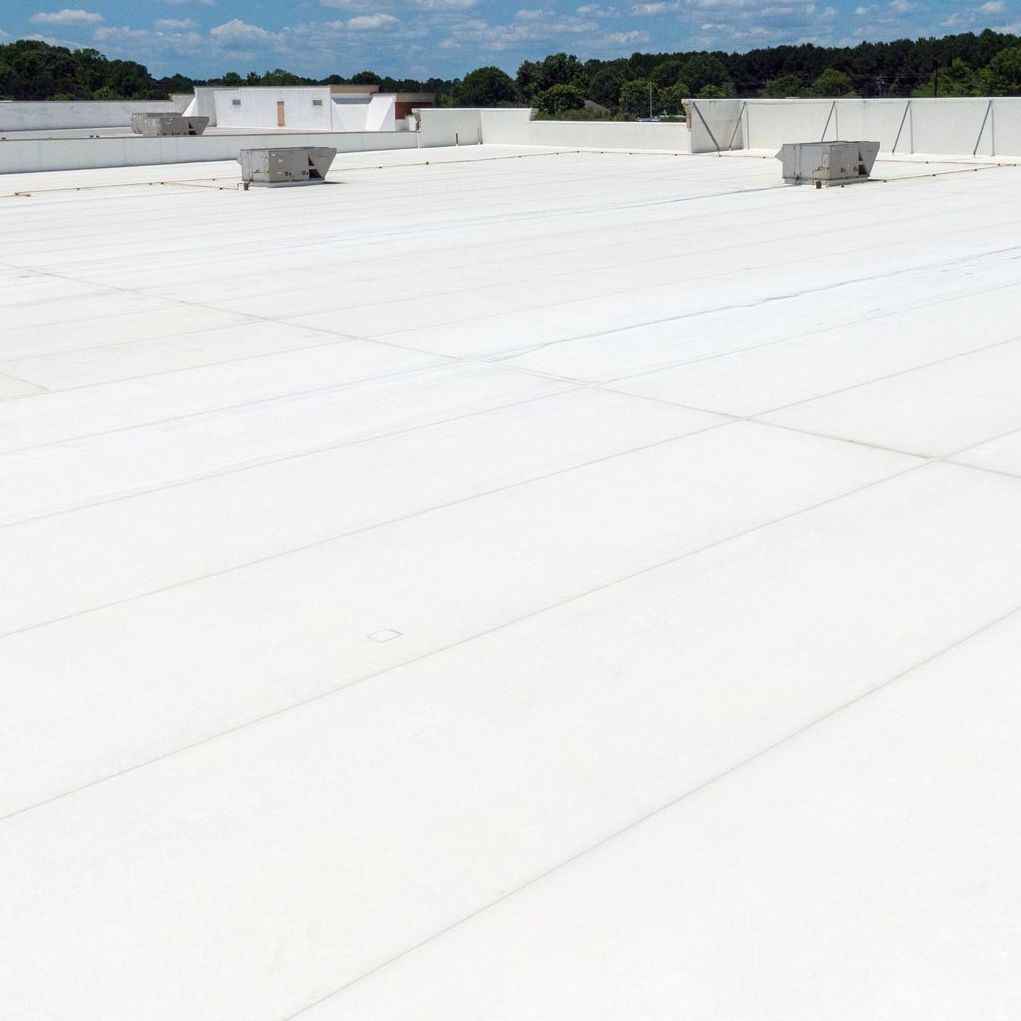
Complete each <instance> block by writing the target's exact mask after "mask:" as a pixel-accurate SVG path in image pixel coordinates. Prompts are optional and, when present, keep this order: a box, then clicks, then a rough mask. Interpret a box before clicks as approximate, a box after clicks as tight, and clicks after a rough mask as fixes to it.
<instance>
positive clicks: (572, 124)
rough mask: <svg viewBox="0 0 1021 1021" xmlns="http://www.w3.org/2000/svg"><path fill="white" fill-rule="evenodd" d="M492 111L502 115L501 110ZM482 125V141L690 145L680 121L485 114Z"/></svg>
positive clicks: (671, 148)
mask: <svg viewBox="0 0 1021 1021" xmlns="http://www.w3.org/2000/svg"><path fill="white" fill-rule="evenodd" d="M493 112H494V113H497V114H499V113H501V112H502V111H493ZM507 112H508V113H515V112H516V111H507ZM482 125H483V130H482V137H483V141H485V142H487V143H495V144H501V145H545V146H566V147H569V148H578V149H656V150H661V151H667V152H688V151H689V145H690V142H689V139H688V128H687V125H685V124H683V123H680V122H672V123H663V124H642V123H639V122H627V121H531V120H524V119H522V118H520V117H499V116H497V117H488V116H484V117H483V119H482Z"/></svg>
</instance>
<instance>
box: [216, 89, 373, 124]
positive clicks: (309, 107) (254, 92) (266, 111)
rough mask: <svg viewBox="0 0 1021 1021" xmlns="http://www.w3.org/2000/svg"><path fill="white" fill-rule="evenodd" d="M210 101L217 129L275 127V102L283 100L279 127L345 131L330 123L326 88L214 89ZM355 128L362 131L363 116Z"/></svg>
mask: <svg viewBox="0 0 1021 1021" xmlns="http://www.w3.org/2000/svg"><path fill="white" fill-rule="evenodd" d="M316 100H318V103H319V105H318V106H317V105H316ZM213 103H214V105H215V107H216V124H217V126H218V127H221V128H256V129H263V128H276V127H279V126H280V125H279V124H278V121H277V104H278V103H283V112H284V125H283V126H284V127H287V128H288V129H290V130H294V131H330V130H331V129H332V130H347V129H346V128H339V127H338V126H335V125H334V123H333V119H332V116H331V112H332V106H331V104H330V90H329V88H321V87H320V88H316V87H314V86H313V87H309V88H306V89H302V88H290V87H289V88H285V89H271V88H242V89H215V90H214V91H213ZM235 104H236V105H235ZM363 105H364V104H363ZM355 130H361V131H364V130H365V123H364V118H363V120H362V124H361V126H360V127H359V128H357V129H355Z"/></svg>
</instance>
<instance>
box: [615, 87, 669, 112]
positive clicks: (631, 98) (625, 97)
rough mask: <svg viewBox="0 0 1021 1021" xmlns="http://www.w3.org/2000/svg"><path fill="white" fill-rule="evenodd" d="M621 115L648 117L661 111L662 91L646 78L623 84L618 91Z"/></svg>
mask: <svg viewBox="0 0 1021 1021" xmlns="http://www.w3.org/2000/svg"><path fill="white" fill-rule="evenodd" d="M620 109H621V113H629V114H632V115H633V116H635V117H648V116H649V115H650V113H651V115H652V116H656V114H658V113H661V112H662V110H663V90H662V89H661V88H660V87H659V86H658V85H657V84H656V83H655V82H652V81H649V79H647V78H635V79H634V80H633V81H629V82H624V84H623V85H622V86H621V90H620Z"/></svg>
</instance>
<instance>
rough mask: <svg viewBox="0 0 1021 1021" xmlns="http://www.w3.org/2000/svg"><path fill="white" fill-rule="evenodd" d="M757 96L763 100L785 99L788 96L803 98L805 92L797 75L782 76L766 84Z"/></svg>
mask: <svg viewBox="0 0 1021 1021" xmlns="http://www.w3.org/2000/svg"><path fill="white" fill-rule="evenodd" d="M759 94H760V95H761V96H762V97H763V98H765V99H787V98H788V97H790V96H803V95H804V94H805V90H804V87H803V86H802V84H801V79H800V78H799V77H798V76H797V75H794V74H782V75H780V77H779V78H774V79H773V80H772V81H771V82H767V83H766V85H765V87H764V88H763V89H762V92H761V93H759Z"/></svg>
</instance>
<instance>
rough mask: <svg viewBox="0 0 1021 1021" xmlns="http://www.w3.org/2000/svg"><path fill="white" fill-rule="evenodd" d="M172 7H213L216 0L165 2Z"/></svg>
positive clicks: (169, 0) (171, 0) (165, 0)
mask: <svg viewBox="0 0 1021 1021" xmlns="http://www.w3.org/2000/svg"><path fill="white" fill-rule="evenodd" d="M163 2H164V3H165V4H170V6H171V7H183V6H184V5H185V4H198V5H199V6H200V7H212V6H213V4H215V3H216V0H163Z"/></svg>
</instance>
